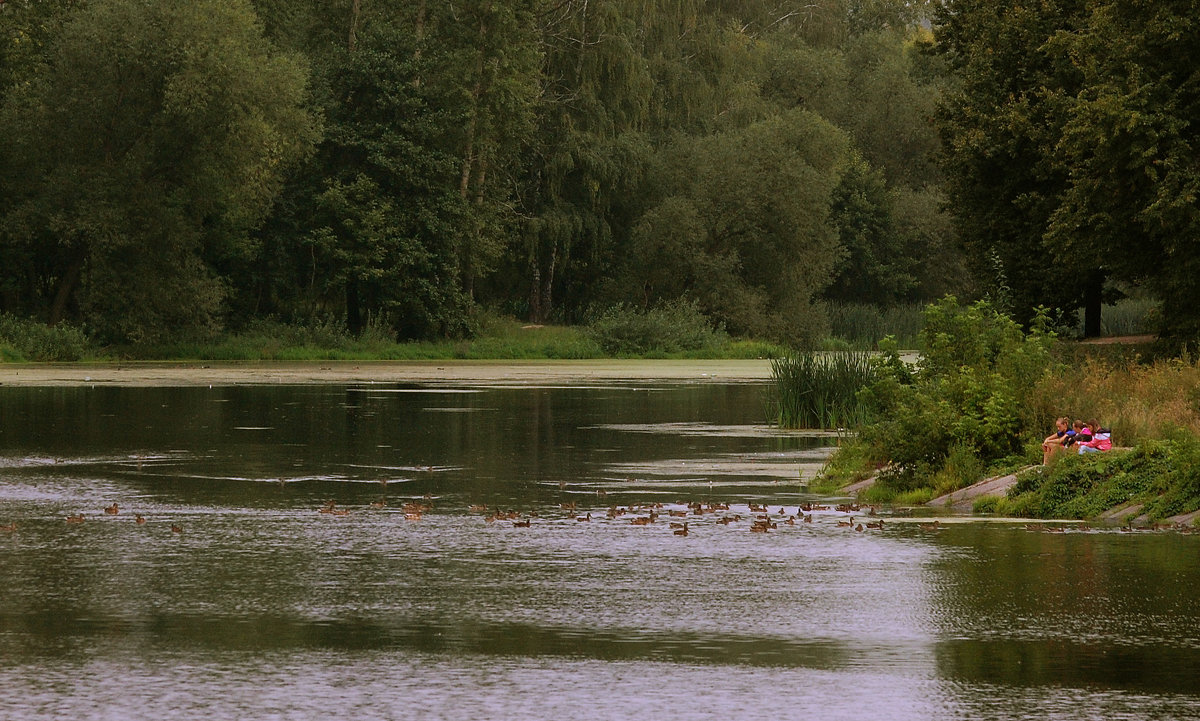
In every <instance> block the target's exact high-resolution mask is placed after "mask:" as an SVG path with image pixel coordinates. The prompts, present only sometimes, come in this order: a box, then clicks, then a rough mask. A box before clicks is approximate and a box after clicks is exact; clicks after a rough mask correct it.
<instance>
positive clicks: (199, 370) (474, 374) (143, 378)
mask: <svg viewBox="0 0 1200 721" xmlns="http://www.w3.org/2000/svg"><path fill="white" fill-rule="evenodd" d="M770 379H771V361H769V360H578V361H573V360H532V361H512V360H497V361H454V360H442V361H311V362H213V361H203V362H188V363H163V362H150V363H134V362H130V363H104V364H90V363H89V364H53V363H6V364H0V386H85V385H109V386H196V385H283V384H307V383H406V382H407V383H454V384H460V383H475V384H479V383H499V384H511V385H536V384H541V383H587V382H589V381H672V382H692V383H731V382H762V381H769V380H770Z"/></svg>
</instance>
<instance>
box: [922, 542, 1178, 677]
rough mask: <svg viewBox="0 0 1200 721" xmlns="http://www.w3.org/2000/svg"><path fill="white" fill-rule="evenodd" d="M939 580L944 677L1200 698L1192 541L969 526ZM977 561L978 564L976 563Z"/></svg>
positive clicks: (937, 619) (938, 573)
mask: <svg viewBox="0 0 1200 721" xmlns="http://www.w3.org/2000/svg"><path fill="white" fill-rule="evenodd" d="M946 539H950V541H951V542H952V543H954V544H955V547H956V549H957V550H959V551H962V553H955V554H951V555H948V556H946V557H945V558H944V559H943V560H941V561H940V562H939V563H938V564H936V566H935V567H934V569H933V570H932V571H931V573H933V574H934V576H935V578H936V580H935V582H934V583H933V584H932V585H933V587H934V588H937V589H938V590H939V593H938V594H937V597H936V598H935V599H934V601H933V603H934V606H935V607H936V609H937V611H936V613H935V615H934V617H933V619H932V620H933V621H934V623H935V624H936V625H937V626H939V627H940V628H941V633H942V634H943V635H946V636H950V637H952V638H953V640H947V641H943V642H941V643H939V644H938V649H937V654H938V668H939V672H940V674H941V675H942V676H944V677H947V678H950V679H963V680H967V681H978V682H989V683H1002V684H1010V685H1013V686H1032V685H1046V684H1053V685H1062V686H1069V687H1074V686H1080V687H1100V688H1113V689H1121V690H1125V691H1137V692H1147V693H1158V692H1164V691H1169V692H1176V693H1189V694H1190V693H1193V692H1194V690H1195V679H1196V678H1198V677H1200V608H1197V606H1196V604H1195V603H1194V600H1193V598H1192V591H1193V589H1195V588H1196V586H1197V584H1198V583H1200V564H1197V562H1196V561H1195V555H1194V554H1193V553H1191V552H1190V549H1189V546H1188V544H1186V543H1185V542H1186V540H1187V539H1183V538H1179V537H1169V536H1159V537H1139V538H1134V537H1130V536H1128V535H1126V534H1120V533H1116V532H1103V533H1099V532H1090V533H1088V532H1072V533H1066V534H1044V533H1035V532H1029V531H1026V530H1024V529H1022V528H1019V527H1016V526H1012V527H1008V526H1005V527H1001V528H996V527H986V526H984V525H982V524H977V525H973V526H972V525H970V524H968V525H966V526H961V525H960V526H957V527H956V528H955V529H954V530H953V531H952V532H951V533H949V534H943V535H942V536H941V537H940V539H939V540H946ZM964 554H969V555H964Z"/></svg>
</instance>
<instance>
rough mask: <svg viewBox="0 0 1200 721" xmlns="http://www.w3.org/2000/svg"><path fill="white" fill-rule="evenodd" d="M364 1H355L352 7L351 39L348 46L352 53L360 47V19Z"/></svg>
mask: <svg viewBox="0 0 1200 721" xmlns="http://www.w3.org/2000/svg"><path fill="white" fill-rule="evenodd" d="M361 3H362V0H354V2H353V4H351V6H350V37H349V38H348V39H347V42H346V46H347V47H349V48H350V52H354V50H355V49H356V48H357V47H358V19H359V16H360V15H361V10H362V4H361Z"/></svg>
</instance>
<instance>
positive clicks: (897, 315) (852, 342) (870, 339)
mask: <svg viewBox="0 0 1200 721" xmlns="http://www.w3.org/2000/svg"><path fill="white" fill-rule="evenodd" d="M826 308H827V309H828V313H829V333H830V335H831V336H832V337H834V338H837V339H840V340H843V341H845V342H846V344H847V345H849V346H850V347H852V348H858V349H862V350H871V349H873V348H875V347H877V345H878V344H879V341H880V340H881V339H882V338H884V337H885V336H892V337H893V338H894V339H895V340H896V342H897V343H898V344H899V346H900V347H901V348H917V347H918V345H919V340H918V339H919V334H920V332H921V323H922V319H923V318H924V312H923V309H924V306H920V305H917V304H899V305H891V306H882V307H881V306H878V305H872V304H868V303H839V302H834V301H831V302H829V303H826Z"/></svg>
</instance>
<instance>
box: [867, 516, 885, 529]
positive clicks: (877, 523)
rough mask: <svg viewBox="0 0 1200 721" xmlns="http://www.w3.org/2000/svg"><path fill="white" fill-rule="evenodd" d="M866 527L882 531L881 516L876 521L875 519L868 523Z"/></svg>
mask: <svg viewBox="0 0 1200 721" xmlns="http://www.w3.org/2000/svg"><path fill="white" fill-rule="evenodd" d="M867 528H874V529H875V530H877V531H882V530H883V519H882V518H881V519H879V520H878V521H875V522H874V523H868V524H867Z"/></svg>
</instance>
